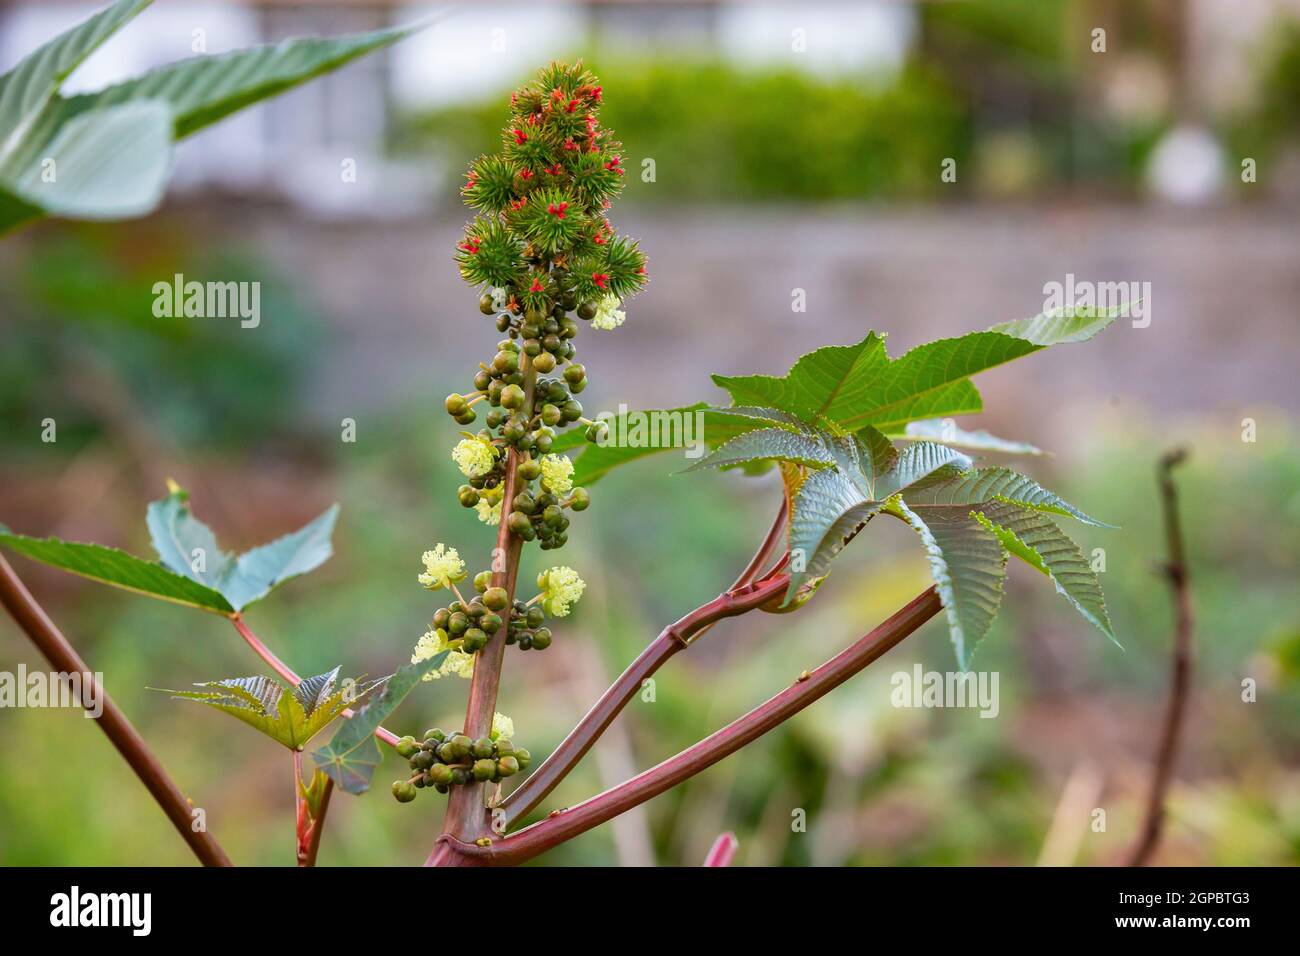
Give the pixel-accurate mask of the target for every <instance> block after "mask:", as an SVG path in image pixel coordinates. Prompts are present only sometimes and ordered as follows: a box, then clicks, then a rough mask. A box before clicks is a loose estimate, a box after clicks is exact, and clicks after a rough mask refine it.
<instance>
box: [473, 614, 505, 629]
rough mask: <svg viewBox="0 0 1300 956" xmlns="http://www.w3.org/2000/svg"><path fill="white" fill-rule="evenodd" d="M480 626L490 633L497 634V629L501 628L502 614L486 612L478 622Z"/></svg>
mask: <svg viewBox="0 0 1300 956" xmlns="http://www.w3.org/2000/svg"><path fill="white" fill-rule="evenodd" d="M478 626H479V627H481V628H482V629H483V630H484V631H485V632H486V633H488V634H495V633H496V632H497V631H499V630H501V615H500V614H484V615H483V619H482V620H481V621H479V622H478Z"/></svg>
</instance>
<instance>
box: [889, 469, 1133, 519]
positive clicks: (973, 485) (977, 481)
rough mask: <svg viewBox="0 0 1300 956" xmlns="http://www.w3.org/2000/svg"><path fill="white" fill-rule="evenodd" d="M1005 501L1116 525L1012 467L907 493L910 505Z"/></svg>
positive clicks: (981, 471) (979, 471)
mask: <svg viewBox="0 0 1300 956" xmlns="http://www.w3.org/2000/svg"><path fill="white" fill-rule="evenodd" d="M995 500H996V501H1005V502H1009V503H1011V504H1017V505H1020V506H1022V507H1025V508H1030V509H1032V510H1034V511H1048V512H1051V513H1052V514H1058V515H1065V516H1067V517H1071V518H1075V519H1077V520H1079V521H1082V522H1083V523H1084V524H1090V525H1094V526H1096V527H1098V528H1114V525H1109V524H1106V523H1105V522H1102V521H1098V520H1097V519H1096V518H1090V517H1088V515H1086V514H1084V513H1083V512H1082V511H1080V510H1079V509H1078V508H1076V507H1075V506H1074V505H1072V504H1070V503H1069V502H1068V501H1066V500H1065V499H1064V498H1062V497H1061V496H1060V495H1057V494H1055V493H1053V492H1051V491H1048V490H1047V489H1046V488H1044V487H1043V486H1042V485H1040V484H1039V483H1038V482H1036V481H1034V480H1033V479H1032V478H1028V477H1026V476H1025V475H1022V474H1019V473H1018V472H1014V471H1012V470H1011V469H1010V468H980V469H977V470H975V471H969V472H966V473H965V474H962V475H957V476H955V477H951V476H938V477H936V478H935V479H933V480H931V481H926V482H923V483H921V484H919V485H917V486H914V487H913V488H912V489H911V490H909V491H908V493H907V501H908V504H910V505H912V506H916V505H982V504H984V503H986V502H990V501H995Z"/></svg>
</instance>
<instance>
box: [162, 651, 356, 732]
mask: <svg viewBox="0 0 1300 956" xmlns="http://www.w3.org/2000/svg"><path fill="white" fill-rule="evenodd" d="M338 675H339V668H337V667H336V668H334V669H333V670H332V671H327V672H326V673H324V674H318V675H316V676H315V677H309V678H307V679H306V680H304V681H303V682H302V683H301V684H299V685H298V686H297V687H295V688H293V689H292V690H291V691H290V692H288V693H286V692H285V689H284V688H283V687H282V686H281V685H280V684H279V683H277V682H276V681H273V680H271V679H270V678H269V677H263V676H260V675H259V676H256V677H231V678H226V679H225V680H218V681H207V682H206V683H202V684H195V685H194V686H195V687H201V688H205V689H204V690H199V691H163V693H169V694H171V695H172V697H174V698H176V699H177V700H192V701H196V702H198V703H201V704H207V705H208V706H209V707H215V708H216V709H217V710H220V711H222V712H223V713H226V714H230V715H231V716H232V717H235V718H236V719H238V720H241V721H243V722H244V723H246V724H248V725H249V726H250V727H252V728H253V729H254V730H257V731H258V732H260V733H262V734H265V735H266V736H268V737H270V738H271V739H272V740H274V741H276V742H277V743H280V744H282V745H284V746H285V747H288V748H289V749H290V750H302V749H303V748H304V747H305V746H306V745H307V743H308V741H310V740H311V739H312V737H314V736H316V734H318V733H320V731H322V730H323V729H324V728H325V727H326V726H327V725H328V724H329V723H330V722H331V721H332V720H334V718H336V717H337V716H338V715H339V714H341V713H343V711H344V710H346V709H347V708H348V707H349V706H351V705H352V704H353V703H355V702H357V701H359V700H360V699H361V697H363V696H364V695H365V694H366V693H368V692H369V691H370V690H371V689H372V688H374V687H375V686H376V685H377V684H378V683H380V682H378V681H370V682H367V683H365V684H357V683H356V682H350V681H349V682H344V685H343V686H341V687H340V686H337V681H338ZM154 689H157V688H154Z"/></svg>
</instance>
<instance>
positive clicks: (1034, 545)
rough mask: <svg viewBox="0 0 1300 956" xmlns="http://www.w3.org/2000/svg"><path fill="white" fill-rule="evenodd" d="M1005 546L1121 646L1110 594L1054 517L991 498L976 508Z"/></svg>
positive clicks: (985, 523) (978, 514) (1091, 622)
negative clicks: (1111, 613)
mask: <svg viewBox="0 0 1300 956" xmlns="http://www.w3.org/2000/svg"><path fill="white" fill-rule="evenodd" d="M974 514H975V517H976V518H977V519H978V520H979V521H980V522H981V523H983V524H984V526H985V527H986V528H988V529H989V530H990V531H992V532H993V533H994V534H996V535H997V536H998V539H999V540H1000V541H1001V542H1002V546H1003V547H1005V548H1006V549H1007V551H1009V552H1010V553H1011V554H1013V555H1015V556H1016V557H1017V558H1020V560H1022V561H1024V562H1025V563H1026V564H1028V565H1029V566H1030V567H1032V568H1035V569H1036V570H1038V571H1041V572H1042V573H1043V574H1045V575H1047V576H1048V577H1049V578H1051V579H1052V583H1053V584H1054V585H1056V590H1057V592H1058V593H1059V594H1060V595H1061V596H1062V597H1064V598H1065V599H1066V600H1067V601H1069V602H1070V604H1071V605H1073V606H1074V609H1075V610H1076V611H1078V612H1079V613H1080V614H1082V615H1083V617H1084V619H1085V620H1087V621H1088V622H1089V623H1090V624H1092V625H1093V626H1094V627H1096V628H1097V630H1099V631H1101V632H1102V633H1103V634H1105V635H1106V636H1107V637H1108V638H1110V639H1111V640H1112V641H1114V643H1115V645H1116V646H1117V647H1118V646H1120V644H1119V641H1118V639H1117V638H1116V637H1115V631H1114V629H1113V628H1112V627H1111V623H1110V617H1109V616H1108V615H1107V613H1106V598H1105V596H1104V595H1103V594H1102V591H1101V582H1100V581H1099V580H1098V579H1097V575H1096V572H1094V571H1093V570H1092V566H1091V565H1090V564H1089V563H1088V561H1087V559H1086V558H1085V557H1084V556H1083V552H1082V551H1080V550H1079V546H1078V545H1077V544H1075V543H1074V542H1073V541H1071V540H1070V538H1069V537H1068V536H1067V535H1066V534H1065V532H1063V531H1062V530H1061V529H1060V528H1059V527H1058V526H1057V524H1056V522H1054V521H1053V520H1052V519H1051V518H1048V517H1047V516H1046V515H1043V514H1040V513H1038V512H1036V511H1031V510H1029V509H1027V508H1021V507H1019V506H1017V505H1012V504H1006V503H1004V502H991V503H989V504H986V505H984V506H982V507H981V508H980V510H979V511H976V512H974Z"/></svg>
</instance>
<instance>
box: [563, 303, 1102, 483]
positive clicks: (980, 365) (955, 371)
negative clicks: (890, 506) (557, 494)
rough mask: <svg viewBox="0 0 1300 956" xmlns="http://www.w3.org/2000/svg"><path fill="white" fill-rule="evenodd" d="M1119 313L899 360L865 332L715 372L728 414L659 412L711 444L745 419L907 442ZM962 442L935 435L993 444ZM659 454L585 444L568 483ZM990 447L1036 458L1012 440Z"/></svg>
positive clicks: (566, 445)
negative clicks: (789, 361) (767, 362)
mask: <svg viewBox="0 0 1300 956" xmlns="http://www.w3.org/2000/svg"><path fill="white" fill-rule="evenodd" d="M1125 308H1126V306H1118V307H1115V308H1113V309H1108V310H1080V311H1079V312H1078V314H1068V315H1067V314H1065V313H1051V314H1043V315H1038V316H1034V317H1032V318H1029V319H1021V320H1017V321H1014V322H1005V323H1002V324H1001V325H995V326H994V327H993V328H991V329H989V330H987V331H984V332H971V333H968V334H966V335H962V336H958V337H956V338H950V339H940V340H938V341H936V342H930V343H928V344H926V345H921V346H918V347H917V348H914V349H912V350H911V351H910V352H908V353H906V354H905V355H903V356H902V357H901V358H898V359H893V358H890V357H889V355H888V353H887V352H886V351H885V342H884V338H883V336H881V335H878V334H877V333H875V332H870V333H868V334H867V336H866V338H864V339H863V340H862V341H861V342H859V343H857V344H856V345H832V346H827V347H825V348H821V349H818V350H816V351H815V352H810V353H808V354H807V355H805V356H803V358H801V359H799V360H798V361H797V362H795V364H794V366H793V367H792V368H791V369H790V371H789V372H788V373H787V374H786V375H784V376H772V375H740V376H727V375H714V376H713V381H714V382H715V383H716V384H718V385H720V386H721V387H723V388H726V389H727V390H728V391H730V392H731V397H732V401H733V402H734V403H735V405H734V406H733V407H732V408H729V409H708V407H707V406H704V405H693V406H689V407H687V408H684V409H668V410H665V411H667V412H673V413H680V412H684V411H691V412H693V411H701V410H703V411H704V415H705V422H706V429H705V438H706V440H707V442H708V444H709V445H710V446H711V447H716V446H717V445H718V444H719V443H721V442H723V441H726V440H727V439H728V438H734V437H735V436H736V435H737V434H740V432H741V431H744V430H745V429H743V428H741V427H739V422H740V420H741V419H742V418H746V417H748V418H751V419H754V420H756V421H763V422H767V423H768V424H770V425H774V426H780V427H790V428H797V427H798V424H799V423H803V424H811V425H815V426H817V427H820V428H822V429H825V430H827V431H830V432H832V433H837V434H842V433H846V432H853V431H857V430H858V429H860V428H861V427H863V426H864V425H872V426H875V427H876V428H877V429H878V430H880V431H881V432H883V433H885V434H889V435H894V436H899V437H909V436H908V435H907V429H908V426H909V425H910V424H912V423H914V422H927V421H929V420H931V419H942V418H946V417H950V416H954V415H967V414H971V413H974V412H979V411H981V410H982V409H983V402H982V400H981V399H980V395H979V392H978V391H977V390H976V389H975V386H974V385H973V384H972V383H971V381H970V376H972V375H974V374H976V373H978V372H982V371H985V370H986V369H990V368H993V367H995V366H998V365H1001V364H1004V363H1006V362H1009V361H1012V360H1014V359H1017V358H1021V357H1023V356H1025V355H1030V354H1032V353H1034V352H1038V351H1041V350H1042V349H1044V348H1047V347H1048V346H1051V345H1057V344H1065V343H1071V342H1082V341H1086V340H1087V339H1089V338H1091V337H1092V336H1094V335H1096V334H1097V333H1098V332H1100V331H1101V330H1102V329H1104V328H1105V327H1106V326H1108V325H1110V324H1111V323H1112V322H1114V321H1115V319H1116V317H1118V316H1119V315H1121V314H1123V310H1124V309H1125ZM659 413H660V412H659V411H650V412H641V413H637V414H642V415H654V414H659ZM926 427H927V426H924V425H923V426H921V428H922V429H924V428H926ZM929 427H933V426H929ZM965 435H967V436H969V439H968V442H969V444H968V443H967V442H962V441H951V442H947V441H946V440H944V439H943V438H942V436H941V435H940V436H935V438H936V440H939V441H945V443H948V444H954V445H965V446H968V447H975V448H978V447H984V448H990V447H991V446H992V445H993V444H996V442H997V440H996V439H993V436H990V435H987V433H983V434H981V433H965ZM913 437H925V436H922V435H916V436H913ZM584 444H585V442H584V440H583V437H582V434H581V432H580V431H577V430H573V431H570V432H568V433H566V434H565V435H563V436H562V437H561V438H560V439H558V440H557V441H556V443H555V448H556V449H558V450H560V451H568V450H573V449H576V448H581V447H582V446H583V445H584ZM665 450H667V447H646V446H640V447H623V446H618V445H609V446H603V447H588V448H587V449H586V450H585V451H583V452H581V453H580V454H579V455H578V456H577V459H576V461H575V474H576V479H577V480H578V481H579V482H580V483H587V484H589V483H590V482H592V481H594V480H596V479H597V478H601V477H603V476H604V475H606V474H608V473H609V472H610V471H611V470H612V469H613V468H616V467H618V466H619V465H622V464H626V463H627V462H630V461H636V460H638V459H641V458H645V457H648V456H650V455H653V454H656V453H658V452H661V451H665ZM992 450H1001V451H1017V452H1024V453H1033V452H1036V451H1037V449H1034V448H1033V446H1023V447H1022V446H1020V445H1017V444H1015V443H1011V447H1008V445H1006V444H1003V445H1002V446H1001V447H997V448H992Z"/></svg>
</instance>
